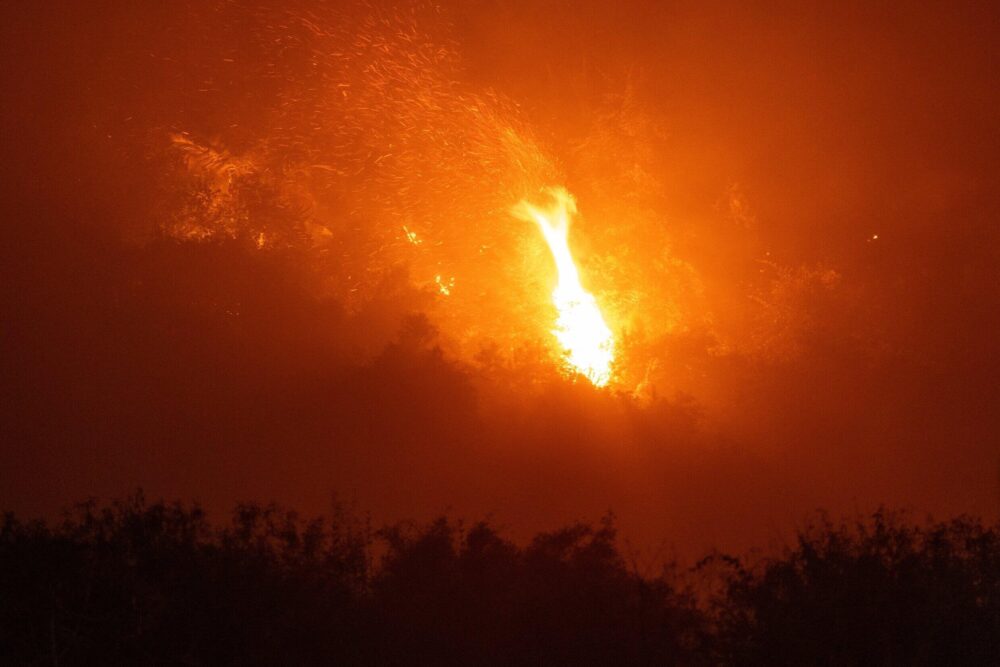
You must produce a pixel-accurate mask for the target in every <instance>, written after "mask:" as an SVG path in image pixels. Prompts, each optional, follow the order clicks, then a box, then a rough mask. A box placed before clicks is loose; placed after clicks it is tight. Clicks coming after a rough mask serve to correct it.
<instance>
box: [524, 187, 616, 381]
mask: <svg viewBox="0 0 1000 667" xmlns="http://www.w3.org/2000/svg"><path fill="white" fill-rule="evenodd" d="M548 193H549V194H550V195H552V198H553V200H554V201H553V203H552V204H551V205H550V206H549V207H547V208H538V207H536V206H534V205H533V204H531V203H529V202H527V201H522V202H521V203H519V204H518V205H517V206H516V207H514V210H513V213H514V215H515V216H516V217H518V218H521V219H522V220H533V221H534V222H535V223H537V224H538V228H539V230H541V232H542V236H543V237H544V238H545V242H546V243H547V244H548V246H549V251H550V252H551V253H552V258H553V259H554V260H555V263H556V269H557V270H558V272H559V279H558V282H557V283H556V288H555V290H554V291H553V292H552V302H553V303H554V304H555V307H556V310H557V311H558V313H559V315H558V317H557V318H556V326H555V329H553V330H552V334H553V335H554V336H555V337H556V339H558V341H559V344H560V345H561V346H562V348H563V351H564V353H565V357H566V362H567V363H568V364H569V366H570V367H571V368H572V369H573V370H574V371H575V372H577V373H580V374H581V375H584V376H586V377H587V379H588V380H590V381H591V382H592V383H593V384H594V385H595V386H597V387H603V386H604V385H606V384H607V383H608V381H609V380H610V379H611V363H612V362H613V361H614V356H615V339H614V336H613V335H612V333H611V329H609V328H608V325H607V324H606V323H605V321H604V317H603V316H602V315H601V310H600V308H598V307H597V301H595V300H594V295H592V294H591V293H590V292H588V291H587V290H585V289H584V288H583V286H582V285H581V284H580V275H579V272H578V271H577V268H576V264H575V263H574V262H573V254H572V253H571V252H570V249H569V224H570V218H571V216H572V215H573V214H574V213H576V201H575V200H574V199H573V196H572V195H571V194H570V193H569V192H567V191H566V190H565V188H561V187H556V188H549V190H548Z"/></svg>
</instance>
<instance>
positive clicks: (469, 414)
mask: <svg viewBox="0 0 1000 667" xmlns="http://www.w3.org/2000/svg"><path fill="white" fill-rule="evenodd" d="M105 9H106V10H107V11H105V12H103V13H101V15H100V16H98V15H97V14H96V13H95V11H94V10H92V9H88V8H84V7H82V6H75V4H74V3H65V4H64V5H61V6H58V5H56V6H48V7H43V8H34V9H31V8H27V9H26V8H15V9H11V8H8V9H6V10H5V14H9V16H5V18H6V19H7V20H5V21H4V27H3V30H4V35H3V37H4V39H3V40H0V41H2V42H3V43H4V47H3V48H4V51H5V56H6V60H7V61H8V62H17V63H18V65H19V66H18V68H13V70H12V71H11V72H9V73H7V74H5V75H4V76H5V79H7V80H6V81H5V90H6V91H8V93H9V98H10V100H11V102H10V104H8V105H5V109H4V110H3V111H2V112H0V113H2V114H3V116H2V118H3V126H4V129H5V136H9V137H10V138H11V139H10V142H8V144H7V146H6V147H5V148H4V150H5V152H6V153H7V156H6V157H5V159H4V161H3V164H4V169H5V174H6V175H7V177H5V179H4V182H3V186H2V187H3V195H4V197H3V200H4V202H5V203H4V207H5V215H4V220H5V242H4V243H3V244H2V245H0V259H2V271H3V283H2V284H3V288H2V292H0V305H2V320H3V322H4V323H5V325H4V327H3V353H2V355H0V356H2V370H3V374H4V377H5V380H4V383H3V395H2V396H0V398H2V400H3V404H4V409H3V430H4V433H5V437H4V439H3V440H4V441H3V444H2V447H0V464H2V465H3V467H4V468H5V469H7V470H16V471H18V472H17V474H16V475H9V476H5V478H4V479H3V480H2V481H0V502H2V503H3V504H4V505H6V506H11V507H13V508H14V509H18V510H22V511H28V512H34V511H51V510H53V509H54V508H56V507H57V506H59V505H60V504H63V503H65V502H68V501H70V500H72V499H75V498H78V497H83V496H87V495H90V494H94V493H97V494H102V495H118V494H123V493H126V492H127V491H128V490H129V489H131V488H132V487H134V486H135V485H137V484H142V485H144V486H145V487H147V488H148V489H149V490H150V491H151V492H153V493H155V494H158V495H170V496H177V495H184V496H194V497H199V498H201V499H202V500H204V501H205V502H206V503H207V504H208V505H209V506H215V507H228V506H230V505H231V503H232V501H233V500H234V499H237V498H248V497H252V498H270V497H275V498H277V499H280V500H282V501H284V502H288V503H291V504H295V505H298V506H301V507H303V508H305V509H307V510H308V509H309V508H317V507H321V506H322V505H324V504H325V503H326V502H327V500H328V495H329V494H330V493H331V492H332V491H334V490H335V491H337V492H338V493H340V494H342V495H346V496H353V497H354V498H356V500H357V501H358V503H359V504H360V505H361V506H363V507H367V508H369V509H371V510H372V512H373V513H374V514H375V516H376V517H378V518H379V519H382V518H384V519H392V518H398V517H400V516H411V517H414V518H421V515H422V516H429V515H431V514H433V513H436V512H442V511H452V512H455V513H460V514H464V515H467V516H469V515H472V516H476V515H493V516H495V517H496V518H497V519H498V520H499V521H500V522H501V523H507V524H509V525H510V526H512V528H513V529H514V530H515V532H518V533H519V534H524V535H527V534H530V533H532V532H533V531H537V530H540V529H545V528H548V527H550V526H552V525H555V524H561V523H564V522H565V521H567V520H570V519H574V518H590V517H594V516H597V515H600V514H603V513H604V512H605V511H606V510H608V509H609V508H611V509H614V510H615V511H616V512H617V514H618V516H619V517H620V520H621V523H622V527H623V530H624V533H625V534H626V535H627V536H630V537H632V538H634V539H635V540H636V542H637V543H641V544H643V545H644V546H653V547H655V546H657V545H658V541H659V540H661V539H664V538H665V539H667V540H668V541H669V542H671V543H674V544H677V545H679V548H682V549H685V550H690V552H692V553H694V552H700V551H702V550H703V549H704V548H705V547H707V546H710V545H713V544H717V545H720V546H732V545H745V544H749V543H760V542H761V540H762V539H765V538H772V537H773V538H775V539H778V538H779V537H780V536H781V535H783V534H784V532H783V530H784V528H785V527H787V526H788V525H789V524H791V523H793V522H794V520H795V519H796V517H799V516H802V515H805V514H806V513H808V512H810V511H811V510H812V509H814V508H815V507H817V506H826V507H828V508H830V509H834V510H836V509H838V508H851V509H853V508H855V507H857V506H859V505H861V506H867V505H869V504H875V503H879V502H884V503H889V504H905V505H913V506H916V507H918V508H919V509H922V510H924V509H925V510H928V511H934V512H937V513H951V512H959V511H968V512H978V513H992V512H993V511H994V506H995V479H994V478H995V474H994V471H995V466H996V460H997V459H996V456H997V453H996V451H995V437H994V434H995V427H996V425H997V424H996V416H997V408H996V400H995V398H994V393H995V392H993V391H992V382H993V381H992V378H993V377H995V371H996V370H997V369H996V362H995V359H994V357H995V355H994V354H993V348H994V343H993V340H992V339H993V336H992V332H993V331H995V328H996V325H997V324H998V322H997V321H996V320H997V315H996V312H997V311H996V309H995V308H993V307H992V306H993V304H995V303H996V301H997V298H996V297H997V287H996V286H997V285H998V284H1000V281H998V280H997V275H996V267H997V266H998V265H1000V264H998V263H997V262H996V259H997V257H996V254H997V251H996V248H997V244H996V242H995V241H996V238H995V236H996V234H995V229H994V228H995V225H993V226H991V224H990V223H991V221H992V220H994V219H995V217H996V215H997V213H998V211H1000V207H998V206H997V201H996V197H995V192H996V191H997V189H996V188H995V185H996V183H997V176H998V174H1000V168H998V165H997V162H996V156H997V155H1000V151H997V150H996V149H997V148H998V147H997V146H996V141H995V136H994V134H995V133H994V134H990V132H988V131H987V130H988V129H989V128H991V127H992V126H991V125H990V123H991V122H992V120H991V119H990V118H988V117H987V116H988V114H986V112H984V111H983V110H984V109H987V108H990V105H989V104H983V103H982V100H991V99H993V97H995V95H996V93H995V90H997V89H1000V87H997V86H994V85H992V84H993V83H995V81H994V79H995V74H993V73H990V72H988V71H986V70H985V69H984V66H983V65H982V62H981V60H980V59H979V57H978V56H977V54H978V53H980V52H981V51H982V50H983V49H985V48H988V45H989V44H991V42H990V41H989V39H988V35H985V33H983V32H982V30H981V29H979V28H977V27H976V26H978V25H987V24H988V22H985V23H984V22H983V21H982V20H973V19H974V18H975V17H974V14H975V11H973V10H972V9H967V10H962V11H957V12H956V13H955V14H949V16H948V17H941V16H940V15H939V14H940V12H937V13H935V11H933V10H920V11H917V10H912V12H911V13H906V12H903V13H902V14H901V15H899V16H894V17H890V18H893V19H894V20H895V21H896V22H895V23H893V24H894V25H897V26H899V28H898V32H897V33H893V34H885V32H884V31H881V30H876V29H875V28H873V27H872V26H878V25H881V23H880V21H884V20H888V19H886V18H885V17H877V16H870V15H869V14H868V13H867V12H868V11H869V10H865V9H861V8H845V9H843V10H838V12H836V15H835V16H832V17H826V18H824V17H822V16H820V14H819V13H818V10H816V11H811V10H810V11H805V13H803V14H799V13H795V12H779V14H778V16H777V18H775V17H768V16H762V15H759V14H757V13H755V12H753V11H751V10H749V9H748V10H743V11H740V12H736V13H735V14H734V15H733V16H729V14H728V13H727V12H723V11H722V10H715V9H712V8H702V7H686V6H680V5H678V6H676V7H667V8H662V9H655V10H654V9H640V8H639V7H633V6H628V11H624V10H622V11H617V10H613V9H610V8H606V7H603V5H600V4H599V3H584V5H583V6H582V7H577V8H570V7H568V6H567V5H564V4H562V3H549V4H541V5H536V4H534V3H532V4H531V6H530V7H529V6H520V5H518V4H517V3H510V4H506V3H503V4H501V3H497V4H495V5H491V4H488V5H484V6H482V7H479V8H471V7H466V6H465V5H464V4H461V3H456V4H454V5H453V6H438V5H435V4H431V3H396V4H385V3H358V4H353V5H344V6H337V7H334V6H330V5H329V4H326V3H313V2H306V1H304V0H303V1H300V2H298V3H294V4H292V5H289V4H288V3H268V2H261V3H256V4H253V5H247V4H246V3H236V2H221V3H217V4H206V3H187V4H185V3H179V4H177V3H173V4H172V5H171V6H170V7H145V8H139V7H135V6H134V5H133V4H132V3H120V4H115V3H112V4H111V5H110V6H109V7H107V8H105ZM900 11H902V10H900ZM945 18H947V20H944V19H945ZM926 30H933V31H936V32H935V33H934V34H937V35H938V36H939V37H940V38H941V40H942V43H943V44H947V45H949V46H950V47H951V48H949V49H947V52H946V53H943V54H941V53H939V54H937V56H934V55H933V54H925V53H924V51H923V46H924V45H925V41H926V40H924V39H923V38H922V37H920V36H921V35H923V34H924V31H926ZM827 31H830V33H831V35H832V36H824V35H826V34H827ZM40 35H45V36H46V39H45V43H48V44H52V45H54V46H53V48H51V49H47V50H45V51H44V52H40V51H39V50H38V49H37V48H36V47H34V46H32V45H33V44H37V43H39V39H40V38H39V36H40ZM859 45H867V46H866V47H865V48H864V49H860V50H859V49H855V48H854V47H859ZM935 57H940V58H941V59H942V60H941V61H940V62H938V61H937V60H935ZM946 65H947V66H946ZM952 71H962V72H964V73H965V74H964V75H963V77H964V78H963V83H962V84H961V85H959V84H958V83H954V82H952V81H951V79H950V78H949V77H950V76H951V74H950V72H952ZM894 82H898V83H894ZM901 88H905V92H901V90H900V89H901ZM932 111H933V113H932ZM915 137H918V138H919V140H918V139H915ZM554 185H564V186H566V187H567V188H568V189H569V190H570V191H571V192H572V193H573V194H574V196H575V197H576V198H577V200H578V203H579V210H580V216H579V218H578V219H577V220H576V221H575V222H574V227H573V233H572V236H571V244H572V245H573V248H574V253H575V254H576V256H577V257H578V258H579V260H580V268H581V279H582V281H583V282H584V283H585V286H586V287H587V289H588V290H589V291H591V292H593V293H594V295H595V297H596V299H597V301H598V302H599V304H600V305H601V307H602V312H604V313H605V315H606V317H607V319H608V321H609V325H611V327H612V328H613V329H614V330H615V333H616V341H617V343H618V344H617V349H618V350H619V353H620V355H619V361H620V363H619V366H620V367H619V368H618V369H617V372H618V380H617V383H616V386H614V387H613V388H612V390H610V391H598V390H595V389H594V388H592V387H590V386H588V385H587V384H586V383H579V382H577V383H574V382H572V381H570V380H568V379H567V378H565V377H564V376H563V375H562V373H561V372H560V370H559V368H558V365H557V364H556V363H554V362H553V354H554V351H553V349H552V347H551V341H550V337H549V334H548V332H549V329H550V328H551V315H552V313H551V304H550V303H549V301H548V299H549V295H550V293H551V287H552V284H553V282H552V281H553V280H554V273H553V267H551V263H550V260H549V258H548V257H547V254H546V253H547V251H546V249H545V247H544V244H543V243H542V241H541V239H540V238H539V237H538V234H537V230H535V229H534V228H533V227H532V226H531V225H530V224H526V223H524V221H521V220H517V219H515V218H513V217H512V216H511V215H510V214H509V210H510V207H511V206H512V205H513V204H515V203H516V202H518V201H520V200H521V199H524V198H526V197H529V198H530V197H531V196H532V195H536V194H537V193H538V192H539V191H540V190H541V189H542V188H544V187H549V186H554ZM442 285H446V286H447V290H446V291H447V293H444V291H443V290H442V289H441V286H442Z"/></svg>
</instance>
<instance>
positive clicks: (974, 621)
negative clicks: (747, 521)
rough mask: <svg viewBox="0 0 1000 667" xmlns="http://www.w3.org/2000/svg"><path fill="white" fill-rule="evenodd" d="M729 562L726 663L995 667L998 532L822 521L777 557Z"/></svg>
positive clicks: (722, 604) (723, 637)
mask: <svg viewBox="0 0 1000 667" xmlns="http://www.w3.org/2000/svg"><path fill="white" fill-rule="evenodd" d="M729 563H730V565H731V567H730V568H729V573H728V575H726V581H725V585H724V587H723V591H724V593H723V596H722V597H721V598H720V599H718V600H716V613H717V614H718V616H717V621H718V641H719V650H720V661H723V662H726V663H728V664H738V665H759V664H766V665H958V664H961V665H968V664H983V665H995V664H1000V534H998V532H997V529H996V527H984V526H983V525H982V524H981V523H980V522H979V521H976V520H973V519H969V518H966V517H963V518H958V519H955V520H953V521H950V522H946V523H937V524H932V525H928V526H919V525H914V524H911V523H907V522H906V521H905V520H904V519H903V517H901V516H900V515H898V514H893V513H889V512H886V511H879V512H876V513H875V514H874V515H873V516H872V517H871V519H870V520H867V521H857V522H854V523H840V524H834V523H832V522H831V521H830V520H828V519H825V518H824V519H823V520H822V521H820V522H818V523H817V524H815V525H813V526H811V527H809V528H808V529H806V530H804V531H802V532H800V533H799V535H798V539H797V543H796V545H795V546H794V548H790V549H788V550H787V552H786V553H784V554H782V555H781V556H780V557H778V558H772V559H767V560H764V561H762V562H760V563H759V564H758V565H757V566H756V567H754V568H747V567H745V566H743V565H742V564H740V563H739V561H736V560H732V559H730V560H729Z"/></svg>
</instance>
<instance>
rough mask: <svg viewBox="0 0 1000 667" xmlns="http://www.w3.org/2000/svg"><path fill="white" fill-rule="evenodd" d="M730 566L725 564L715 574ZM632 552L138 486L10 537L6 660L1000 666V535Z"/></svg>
mask: <svg viewBox="0 0 1000 667" xmlns="http://www.w3.org/2000/svg"><path fill="white" fill-rule="evenodd" d="M713 565H719V566H721V567H718V568H713V567H712V566H713ZM669 572H670V571H669V570H664V574H661V575H657V576H649V575H642V574H640V573H638V572H637V571H636V568H635V567H631V566H630V565H629V564H628V562H627V561H626V560H625V559H624V558H623V556H622V554H621V552H620V550H619V548H618V546H617V543H616V534H615V528H614V523H613V521H612V519H611V518H610V517H607V518H605V519H604V520H602V521H601V522H600V523H599V524H598V525H596V526H590V525H586V524H577V525H573V526H569V527H567V528H564V529H561V530H558V531H554V532H551V533H544V534H540V535H538V536H536V537H535V538H534V539H533V540H532V541H531V542H530V543H528V544H527V545H525V546H519V545H517V544H514V543H512V542H510V541H508V540H506V539H504V538H503V537H502V536H501V535H500V534H499V533H498V532H497V530H496V529H495V528H493V527H492V526H490V525H489V524H488V523H485V522H479V523H475V524H472V525H471V526H465V525H463V524H462V523H460V522H455V521H450V520H447V519H443V518H442V519H439V520H437V521H434V522H432V523H430V524H427V525H422V526H420V525H413V524H398V525H395V526H391V527H388V528H385V529H383V530H381V531H378V532H373V531H372V530H370V528H369V526H368V524H367V522H366V521H363V520H359V519H358V518H357V517H356V516H355V515H353V514H351V513H349V512H344V511H338V513H337V514H336V515H335V518H334V519H332V520H322V519H317V520H312V521H306V520H303V519H301V518H299V517H297V516H296V515H295V514H294V513H293V512H288V511H284V510H282V509H280V508H278V507H276V506H273V505H269V506H260V505H253V504H247V505H241V506H239V507H237V508H236V510H235V512H234V513H233V516H232V519H231V521H230V522H229V523H227V524H226V525H224V526H213V525H212V524H210V522H209V521H208V520H207V519H206V517H205V515H204V513H203V512H202V511H201V510H200V509H199V508H198V507H197V506H191V507H186V506H183V505H181V504H176V503H175V504H166V503H163V502H155V503H149V502H147V501H146V500H145V498H144V497H143V496H142V494H141V493H138V494H136V495H134V496H132V497H130V498H128V499H126V500H123V501H118V502H114V503H111V504H110V505H107V506H98V505H97V504H96V503H94V502H88V503H84V504H82V505H79V506H77V507H76V508H75V509H74V510H73V511H72V512H69V513H67V515H66V516H65V518H64V520H63V521H62V522H61V523H58V524H57V525H53V526H50V525H46V524H45V523H42V522H23V521H20V520H18V519H16V518H15V517H14V516H12V515H10V514H8V515H6V516H4V517H3V520H2V523H0V664H12V665H32V664H45V665H52V664H56V665H80V664H84V665H88V664H136V665H152V664H179V665H183V664H189V665H286V664H288V665H312V664H347V665H351V664H356V665H470V664H475V665H518V664H520V665H609V664H623V665H645V664H649V665H653V664H656V665H697V664H711V665H715V664H728V665H755V664H768V665H775V664H789V665H937V664H996V662H997V660H996V659H997V656H998V655H1000V651H998V643H997V638H998V637H1000V534H998V532H997V530H996V528H995V527H985V526H983V525H982V524H981V523H980V522H978V521H974V520H972V519H968V518H961V519H956V520H954V521H951V522H947V523H939V524H929V525H924V526H921V525H915V524H913V523H909V522H907V521H905V520H904V519H903V518H901V517H900V516H898V515H893V514H889V513H886V512H878V513H876V514H875V515H874V516H873V517H871V518H870V519H868V520H861V521H857V522H855V523H852V524H833V523H831V522H830V521H829V520H823V521H821V522H819V523H817V524H816V525H814V526H812V527H810V528H809V529H807V530H804V531H802V532H801V533H800V534H799V535H798V538H797V541H796V543H795V545H794V547H791V548H789V549H788V550H787V551H786V552H785V553H783V554H780V555H779V556H776V557H772V558H767V559H763V560H760V561H759V562H757V563H756V564H755V565H753V566H750V565H746V564H744V563H743V562H742V561H741V560H739V559H735V558H731V557H726V556H713V557H710V558H708V559H706V560H705V561H703V562H702V563H701V564H700V565H699V566H698V567H696V568H694V569H693V570H692V571H691V572H690V573H689V574H690V575H691V576H692V580H691V581H692V582H694V581H695V578H697V577H700V578H701V579H702V583H704V580H705V578H706V577H707V578H708V579H709V583H710V584H711V587H710V588H711V589H712V590H714V593H712V594H703V595H700V596H696V595H694V594H693V593H692V591H693V590H695V588H694V587H693V583H690V584H686V583H684V579H683V578H678V577H676V576H674V575H672V574H669Z"/></svg>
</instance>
